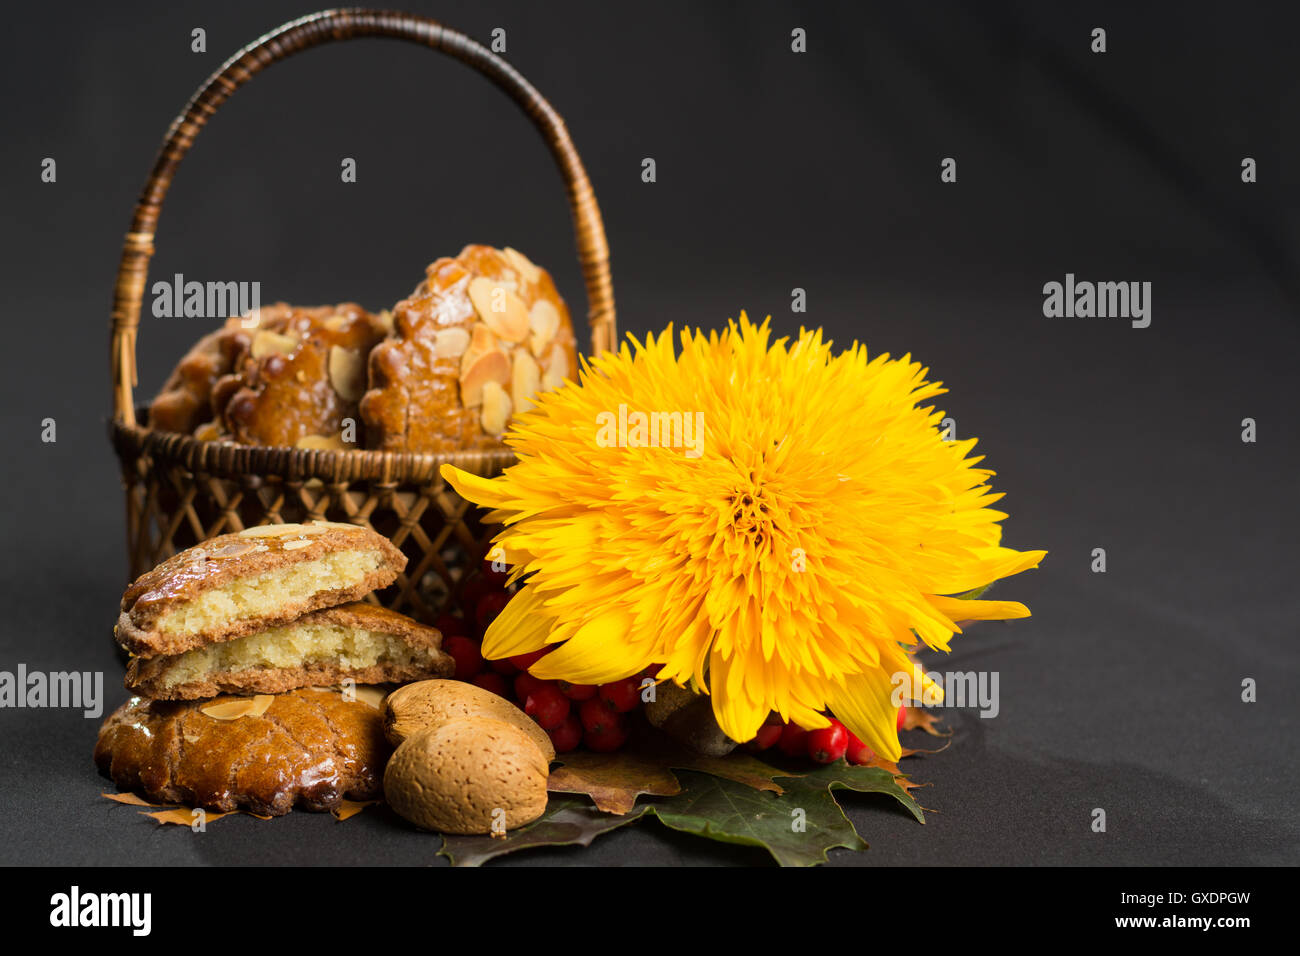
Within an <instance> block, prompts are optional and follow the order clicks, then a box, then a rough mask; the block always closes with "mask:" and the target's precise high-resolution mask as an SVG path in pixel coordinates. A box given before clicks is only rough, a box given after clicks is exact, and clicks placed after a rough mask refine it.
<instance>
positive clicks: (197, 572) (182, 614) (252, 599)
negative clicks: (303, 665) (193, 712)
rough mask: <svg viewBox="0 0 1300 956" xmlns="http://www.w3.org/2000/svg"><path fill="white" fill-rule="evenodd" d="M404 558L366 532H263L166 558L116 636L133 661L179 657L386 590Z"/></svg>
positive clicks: (141, 584) (327, 528) (125, 607)
mask: <svg viewBox="0 0 1300 956" xmlns="http://www.w3.org/2000/svg"><path fill="white" fill-rule="evenodd" d="M405 566H406V556H405V555H403V554H402V552H401V551H399V550H398V549H397V548H396V547H395V546H394V545H393V544H392V542H390V541H389V540H388V539H387V538H385V537H383V536H382V535H380V534H376V533H375V532H374V531H371V530H370V529H368V528H360V527H357V526H355V525H349V524H336V523H335V522H332V521H318V522H313V523H310V524H301V525H299V524H278V525H260V526H258V527H255V528H247V529H245V530H244V531H240V532H238V533H235V534H223V535H219V536H218V537H215V538H212V539H210V540H208V541H204V542H202V543H201V544H198V545H196V546H195V547H193V548H189V549H188V550H185V551H182V552H180V553H179V554H175V555H172V557H170V558H168V559H167V560H166V561H164V562H163V563H162V564H160V565H158V566H157V567H156V568H154V569H153V570H152V571H147V572H145V573H144V574H142V575H141V576H140V577H139V578H137V579H136V580H135V581H134V582H133V583H132V584H131V585H130V587H128V588H127V589H126V593H125V594H124V595H123V596H122V613H121V616H120V617H119V618H118V623H117V628H116V630H115V634H116V635H117V639H118V642H119V643H120V644H121V645H122V647H124V648H125V649H126V650H127V651H129V652H130V653H132V654H135V655H137V656H139V657H146V658H147V657H155V656H157V655H160V654H180V653H182V652H184V651H188V650H190V649H192V648H196V647H202V646H203V645H205V644H211V643H215V642H220V641H229V640H232V639H234V638H236V637H243V636H245V635H247V634H253V633H256V632H258V631H265V630H266V629H268V628H270V627H275V626H276V625H279V624H285V623H288V622H289V621H292V620H293V619H294V618H297V617H300V616H302V615H303V614H306V613H307V612H309V611H315V610H317V609H319V608H323V607H332V606H333V605H336V604H342V603H344V602H347V601H355V600H357V599H359V598H361V597H363V596H365V595H366V594H368V593H369V592H370V591H372V590H374V589H376V588H382V587H387V586H388V585H389V584H391V583H392V582H393V581H394V580H396V578H397V575H398V574H400V573H401V571H402V569H403V568H404V567H405Z"/></svg>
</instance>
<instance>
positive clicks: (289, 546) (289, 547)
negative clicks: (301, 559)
mask: <svg viewBox="0 0 1300 956" xmlns="http://www.w3.org/2000/svg"><path fill="white" fill-rule="evenodd" d="M310 547H311V539H310V538H295V539H294V540H293V541H286V542H285V543H284V544H283V545H281V546H280V550H281V551H298V550H300V549H302V548H310Z"/></svg>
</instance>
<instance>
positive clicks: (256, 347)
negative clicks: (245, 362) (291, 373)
mask: <svg viewBox="0 0 1300 956" xmlns="http://www.w3.org/2000/svg"><path fill="white" fill-rule="evenodd" d="M297 347H298V337H297V336H296V335H281V334H280V333H279V332H271V331H269V330H267V329H259V330H258V332H257V334H256V335H254V336H253V342H252V344H251V345H249V347H248V353H249V354H250V355H251V356H253V358H255V359H260V358H266V356H268V355H289V354H291V353H292V352H293V350H294V349H296V348H297Z"/></svg>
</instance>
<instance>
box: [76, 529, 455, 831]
mask: <svg viewBox="0 0 1300 956" xmlns="http://www.w3.org/2000/svg"><path fill="white" fill-rule="evenodd" d="M405 564H406V558H405V556H404V555H403V554H402V553H401V552H400V551H399V550H398V549H397V548H396V547H394V546H393V544H392V543H391V542H389V541H388V540H387V539H386V538H384V537H383V536H381V535H379V534H376V533H375V532H373V531H371V530H369V529H366V528H360V527H356V526H354V525H345V524H335V523H333V522H313V523H310V524H302V525H296V524H295V525H266V526H262V527H257V528H249V529H247V530H245V531H241V532H238V533H236V534H226V535H221V536H219V537H216V538H213V539H211V540H209V541H205V542H203V543H202V544H201V545H199V546H197V547H194V548H191V549H189V550H187V551H183V552H181V553H180V554H177V555H175V556H173V557H172V558H169V559H168V560H167V561H165V562H164V563H162V564H160V565H159V566H158V567H156V568H154V569H153V570H152V571H149V572H147V573H146V574H144V575H142V576H141V577H140V578H139V579H138V580H136V581H135V582H134V583H133V584H132V585H131V586H130V587H129V588H127V591H126V593H125V595H123V598H122V612H121V617H120V618H119V620H118V624H117V628H116V632H115V633H116V635H117V639H118V641H119V643H120V644H121V645H122V646H123V647H124V648H125V649H126V650H127V651H128V652H129V653H130V655H131V658H130V663H129V665H128V667H127V675H126V686H127V688H128V689H130V690H132V691H133V692H135V693H136V694H137V695H139V696H137V697H135V698H133V699H131V700H130V701H128V702H127V703H126V704H125V705H123V706H122V707H121V708H119V709H118V711H117V712H115V713H114V714H113V715H112V716H110V717H109V718H108V719H107V720H106V721H105V723H104V726H103V727H102V728H101V730H100V736H99V742H98V745H97V746H96V748H95V760H96V763H97V764H98V765H99V767H100V769H101V770H102V771H103V772H105V773H106V774H108V775H109V776H111V777H112V779H113V781H114V782H115V783H116V784H117V785H118V786H119V787H121V788H123V789H128V790H138V791H141V792H143V793H144V794H145V795H146V796H149V797H151V798H153V799H155V800H158V801H161V802H182V803H187V804H190V805H193V806H203V807H208V808H211V809H216V810H223V811H224V810H233V809H240V808H242V809H249V810H252V811H253V812H257V813H269V814H281V813H287V812H288V811H289V810H290V809H292V807H293V806H294V805H295V803H297V804H298V805H300V806H303V807H305V808H308V809H315V810H324V809H332V808H334V807H337V806H338V805H339V803H341V801H342V800H343V799H344V798H345V797H351V798H354V799H366V798H369V797H373V796H376V795H377V794H378V793H379V792H380V790H381V783H382V774H383V768H384V763H385V762H386V761H387V759H388V755H389V752H390V751H391V747H389V746H388V744H387V743H386V742H385V740H384V734H383V721H382V717H381V715H380V713H379V711H378V710H377V709H375V707H374V706H373V704H372V703H369V702H367V701H366V699H365V696H364V695H357V694H355V693H353V692H352V688H354V687H355V686H356V685H371V684H384V683H405V682H407V681H413V680H421V679H425V678H430V677H445V676H448V675H450V674H451V673H452V672H453V670H454V669H455V665H454V662H453V661H452V659H451V658H450V657H449V656H448V655H447V654H445V653H444V652H443V651H442V649H441V635H440V634H439V633H438V631H437V630H435V629H434V628H431V627H426V626H424V625H422V624H419V623H417V622H415V621H413V620H411V619H410V618H408V617H406V616H404V615H402V614H398V613H397V612H395V611H389V610H386V609H384V608H382V607H379V606H377V605H374V604H368V603H365V602H363V601H361V600H360V599H361V598H363V597H365V596H366V595H367V594H369V592H371V591H373V590H375V589H377V588H382V587H386V586H387V585H389V584H391V583H392V582H393V581H394V580H395V579H396V577H397V575H398V574H400V573H401V571H402V569H403V568H404V566H405ZM340 685H342V686H344V687H345V691H344V692H342V693H340V692H339V691H338V690H334V689H331V688H335V687H338V686H340ZM218 695H237V696H233V697H230V698H229V699H220V700H214V699H213V698H216V697H217V696H218ZM249 695H253V696H249Z"/></svg>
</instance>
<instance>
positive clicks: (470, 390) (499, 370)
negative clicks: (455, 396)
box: [460, 349, 510, 408]
mask: <svg viewBox="0 0 1300 956" xmlns="http://www.w3.org/2000/svg"><path fill="white" fill-rule="evenodd" d="M508 381H510V360H509V359H508V358H506V353H505V352H502V351H501V350H499V349H497V350H494V351H491V352H485V353H483V354H482V355H480V356H478V357H477V358H476V359H474V361H473V362H471V363H470V365H469V367H468V368H466V369H465V370H464V371H463V372H462V373H461V376H460V403H461V404H462V405H464V406H465V407H466V408H472V407H474V406H475V405H478V404H480V403H481V402H482V401H483V388H484V386H485V385H486V384H487V383H489V382H491V383H493V384H495V385H497V386H498V387H500V386H502V385H505V384H506V382H508Z"/></svg>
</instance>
